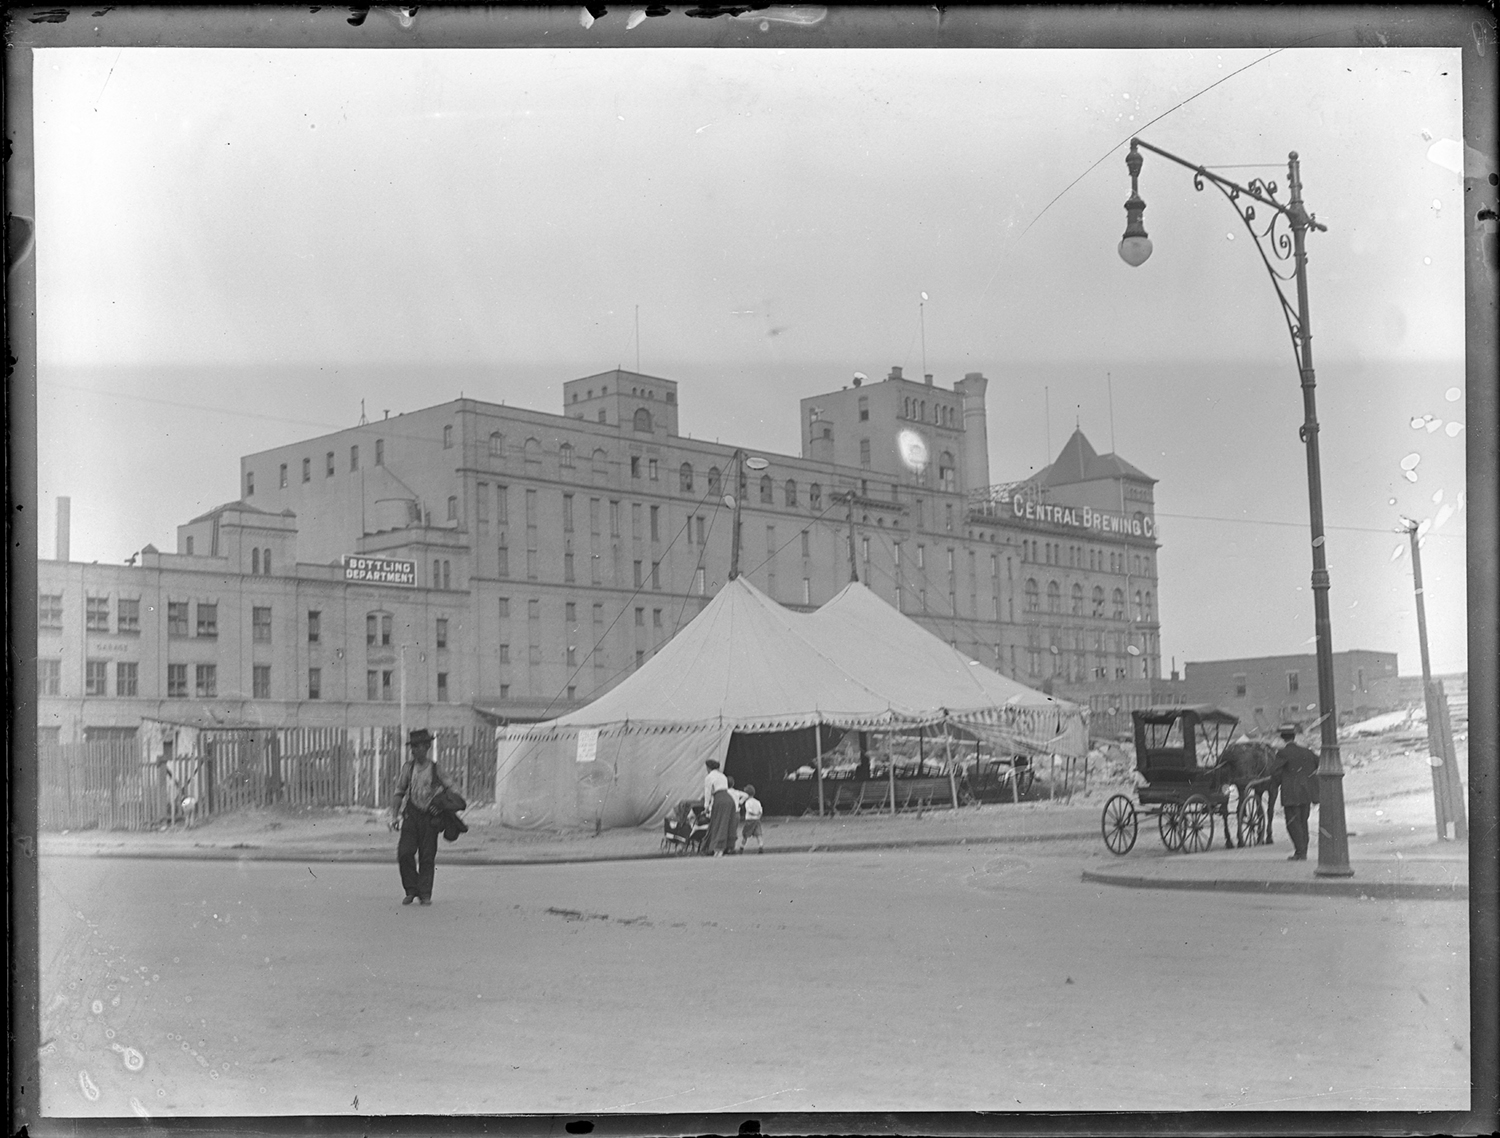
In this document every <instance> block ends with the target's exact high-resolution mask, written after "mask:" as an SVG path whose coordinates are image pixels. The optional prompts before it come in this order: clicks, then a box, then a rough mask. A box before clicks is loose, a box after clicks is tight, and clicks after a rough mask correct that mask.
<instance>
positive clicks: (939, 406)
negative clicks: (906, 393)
mask: <svg viewBox="0 0 1500 1138" xmlns="http://www.w3.org/2000/svg"><path fill="white" fill-rule="evenodd" d="M859 417H860V418H861V419H868V418H869V417H870V415H869V412H868V410H867V409H866V400H865V397H864V396H863V395H861V396H860V397H859ZM901 417H902V418H903V419H916V420H918V421H920V422H923V423H927V422H932V423H936V424H937V425H938V426H940V427H955V426H957V425H958V412H957V410H955V409H954V408H953V407H952V406H949V405H947V404H943V403H934V404H933V405H932V418H931V419H930V420H929V419H928V417H927V400H925V399H912V398H910V397H908V398H906V399H903V400H902V401H901Z"/></svg>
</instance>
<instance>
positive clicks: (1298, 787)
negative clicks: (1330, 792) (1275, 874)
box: [1271, 723, 1319, 861]
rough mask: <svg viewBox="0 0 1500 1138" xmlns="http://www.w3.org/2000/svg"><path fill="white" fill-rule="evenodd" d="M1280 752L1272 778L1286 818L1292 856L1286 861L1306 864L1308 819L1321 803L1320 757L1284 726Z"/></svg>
mask: <svg viewBox="0 0 1500 1138" xmlns="http://www.w3.org/2000/svg"><path fill="white" fill-rule="evenodd" d="M1281 738H1282V747H1281V750H1279V751H1277V752H1276V761H1275V762H1274V763H1273V764H1272V767H1271V776H1272V778H1273V779H1275V781H1276V785H1277V786H1279V787H1280V788H1281V808H1282V811H1283V813H1284V814H1285V817H1286V832H1287V836H1288V837H1289V838H1291V839H1292V854H1291V856H1290V857H1288V858H1287V861H1306V860H1307V837H1308V825H1307V820H1308V815H1309V814H1310V813H1311V812H1312V805H1313V803H1315V802H1316V801H1317V800H1318V761H1319V760H1318V756H1317V755H1315V754H1313V752H1311V751H1309V750H1308V749H1307V748H1306V747H1303V746H1300V745H1299V744H1298V743H1297V727H1296V725H1295V724H1292V723H1283V724H1282V725H1281Z"/></svg>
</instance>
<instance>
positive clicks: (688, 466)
mask: <svg viewBox="0 0 1500 1138" xmlns="http://www.w3.org/2000/svg"><path fill="white" fill-rule="evenodd" d="M677 481H678V483H679V485H681V487H682V492H683V493H684V494H691V493H692V492H693V464H692V463H691V462H684V463H683V464H682V466H680V467H679V468H678V470H677Z"/></svg>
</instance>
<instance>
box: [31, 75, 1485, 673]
mask: <svg viewBox="0 0 1500 1138" xmlns="http://www.w3.org/2000/svg"><path fill="white" fill-rule="evenodd" d="M35 76H36V91H35V125H36V171H37V175H36V189H37V246H36V249H37V252H36V257H37V288H38V340H39V356H40V359H39V365H40V370H39V386H40V390H39V406H38V421H39V443H40V447H39V471H38V473H39V487H40V495H41V500H40V502H39V507H40V519H41V525H40V549H41V552H42V554H43V555H44V556H50V555H51V553H52V550H53V542H54V530H53V518H54V508H55V507H54V503H55V499H56V497H57V496H59V495H68V496H70V497H71V498H72V511H73V524H72V555H73V557H74V559H76V560H85V561H87V560H96V559H97V560H100V561H120V560H123V559H124V558H125V557H127V556H129V555H130V554H131V553H132V552H133V551H135V550H137V549H139V548H140V547H141V546H143V545H145V544H146V543H148V542H153V543H155V544H156V545H158V546H159V547H162V548H165V549H170V548H173V547H174V544H175V536H174V527H175V526H176V525H177V524H179V523H181V522H183V521H186V520H187V519H188V518H190V517H192V516H194V515H196V514H198V513H201V512H202V511H203V510H205V509H207V508H209V507H211V506H213V505H216V504H218V503H220V502H223V501H226V500H229V499H232V498H234V497H236V496H237V494H238V487H237V473H238V466H237V459H238V457H239V456H240V455H241V454H245V453H249V452H251V451H255V450H259V449H263V448H265V447H270V446H274V445H279V444H281V443H285V442H290V441H294V440H296V439H299V438H305V437H309V436H311V435H314V434H317V433H321V432H322V431H324V430H329V429H336V428H339V427H343V426H349V425H352V424H353V423H355V422H356V421H357V420H358V417H359V414H360V401H361V399H363V400H364V401H365V404H366V408H367V411H368V414H369V416H370V417H371V418H372V419H373V418H378V417H379V416H380V414H382V412H383V411H384V410H386V409H389V410H390V411H391V412H392V413H395V412H397V411H403V410H411V409H415V408H418V407H423V406H428V405H431V404H433V403H438V402H444V401H447V400H449V399H452V398H455V397H457V396H458V395H459V394H460V392H461V391H462V392H463V393H464V394H467V395H470V396H474V397H478V398H482V399H490V400H497V401H498V400H501V399H504V400H505V401H506V402H508V403H511V404H516V405H521V406H526V407H533V408H538V409H541V410H546V411H554V412H556V411H560V410H561V385H562V382H563V381H564V380H567V379H570V378H574V377H577V376H582V375H587V374H591V373H593V372H597V371H602V370H605V369H607V368H611V367H614V366H616V365H617V364H620V365H624V366H627V367H633V366H634V365H635V362H636V355H637V350H639V359H640V364H641V367H642V369H643V370H645V371H647V372H649V373H652V374H656V375H661V376H666V377H668V378H672V379H676V380H678V381H680V383H681V385H682V388H681V401H682V411H681V422H682V430H683V431H684V433H691V434H694V435H698V436H700V437H714V438H722V439H723V440H724V441H726V442H735V443H741V444H746V445H749V446H752V447H757V448H762V449H765V450H767V451H770V452H776V453H796V452H797V451H798V427H797V400H798V399H799V398H801V397H804V396H807V395H812V394H815V393H817V392H819V391H824V390H828V389H830V388H837V387H839V386H841V385H843V384H844V383H846V382H848V379H849V377H850V376H851V375H852V374H853V373H854V372H855V371H864V372H866V373H868V374H869V375H871V376H875V377H879V376H883V375H885V374H886V372H887V371H888V370H889V368H890V367H891V366H892V365H898V364H899V365H901V366H903V367H904V368H905V369H906V370H907V372H908V374H917V373H920V372H921V371H922V370H923V363H924V354H923V353H924V348H923V334H922V322H923V321H925V364H926V370H927V371H931V372H933V373H935V375H936V377H937V382H938V383H939V384H941V385H943V386H947V387H951V386H952V384H953V382H954V381H955V380H956V379H959V378H961V377H962V375H963V374H964V373H965V372H967V371H983V372H984V373H985V374H986V375H988V376H989V377H990V379H991V385H990V389H989V390H990V399H989V416H990V421H989V428H990V445H991V467H992V475H993V477H994V479H995V481H997V482H998V481H1007V480H1010V479H1014V478H1020V477H1024V476H1025V475H1026V474H1027V473H1029V472H1030V471H1031V470H1033V469H1035V468H1037V467H1038V466H1040V465H1042V464H1043V463H1045V462H1046V461H1048V460H1049V458H1050V457H1051V455H1052V454H1054V453H1055V452H1056V450H1057V449H1058V448H1060V447H1061V445H1062V443H1063V442H1064V441H1065V440H1066V438H1067V435H1068V433H1069V432H1070V431H1071V429H1072V427H1073V425H1074V423H1075V421H1076V422H1077V423H1079V424H1080V425H1081V426H1082V427H1083V429H1084V431H1085V432H1086V433H1087V434H1088V435H1089V437H1090V439H1091V441H1092V442H1093V443H1094V445H1095V447H1096V448H1097V449H1098V450H1099V451H1101V452H1105V451H1109V450H1111V449H1117V450H1118V451H1119V453H1120V454H1121V455H1122V456H1123V457H1125V458H1126V459H1128V460H1129V461H1130V462H1132V463H1134V464H1135V465H1137V466H1139V467H1140V468H1142V469H1143V470H1145V471H1146V472H1147V473H1148V474H1150V475H1152V476H1153V477H1155V478H1158V479H1160V482H1159V484H1158V486H1157V488H1156V500H1157V511H1158V519H1159V521H1158V526H1159V532H1160V534H1161V540H1162V543H1163V548H1162V551H1161V556H1160V561H1159V564H1160V573H1161V586H1160V593H1161V605H1160V607H1161V613H1162V621H1163V625H1162V651H1163V663H1164V665H1165V666H1170V661H1171V658H1172V657H1175V658H1176V660H1177V663H1178V666H1179V667H1180V666H1181V664H1182V662H1183V661H1184V660H1187V659H1194V660H1198V659H1212V658H1217V657H1224V656H1239V655H1262V654H1266V655H1269V654H1272V653H1283V652H1304V651H1305V652H1311V651H1312V644H1311V636H1312V601H1311V597H1310V595H1309V588H1308V578H1309V575H1310V567H1311V561H1310V555H1309V550H1308V533H1307V527H1306V522H1307V507H1308V503H1307V490H1306V480H1305V466H1304V452H1303V448H1302V446H1301V444H1300V443H1299V442H1298V440H1297V427H1298V426H1299V425H1300V423H1301V417H1302V412H1301V397H1300V392H1299V388H1298V377H1297V373H1296V369H1295V365H1294V361H1293V357H1292V350H1291V346H1290V342H1289V339H1288V335H1287V330H1286V326H1285V324H1284V322H1283V320H1282V317H1281V313H1280V309H1279V305H1278V303H1277V300H1276V297H1275V294H1274V292H1273V291H1272V289H1271V285H1270V282H1269V280H1268V278H1267V276H1266V271H1265V268H1264V266H1263V265H1262V263H1261V260H1260V258H1259V256H1258V255H1257V253H1256V250H1255V247H1254V245H1253V244H1252V242H1251V241H1250V240H1249V238H1248V235H1247V234H1246V232H1245V230H1244V227H1243V225H1242V224H1241V222H1240V221H1239V219H1238V218H1237V217H1236V216H1235V214H1234V213H1233V211H1232V210H1231V209H1230V208H1229V206H1228V205H1227V204H1226V203H1225V202H1224V201H1223V199H1222V198H1221V197H1220V196H1219V195H1218V194H1217V193H1216V192H1215V191H1214V190H1212V189H1211V188H1210V189H1207V190H1205V191H1204V192H1202V193H1199V192H1195V190H1194V188H1193V184H1192V175H1191V174H1190V173H1189V172H1188V171H1186V170H1184V169H1182V168H1180V167H1177V166H1174V165H1172V164H1170V163H1168V162H1166V161H1165V160H1163V159H1160V158H1157V157H1156V156H1154V155H1151V154H1149V153H1148V154H1147V155H1146V164H1145V169H1144V171H1143V173H1142V177H1141V193H1142V196H1143V197H1144V198H1145V200H1146V202H1147V210H1146V215H1145V222H1146V227H1147V229H1148V230H1149V232H1150V234H1151V237H1152V240H1153V242H1154V244H1155V254H1154V255H1153V257H1152V258H1151V260H1150V261H1148V262H1147V263H1146V264H1145V265H1144V266H1143V267H1141V268H1138V269H1131V268H1128V267H1126V266H1125V265H1124V264H1123V263H1122V262H1121V261H1120V259H1119V257H1118V255H1117V253H1116V245H1117V244H1118V242H1119V240H1120V235H1121V232H1122V230H1123V228H1124V220H1125V217H1124V210H1123V208H1122V205H1123V202H1124V200H1125V198H1126V196H1127V195H1128V193H1129V179H1128V177H1127V175H1126V172H1125V165H1124V155H1125V149H1126V148H1125V142H1126V141H1127V140H1128V138H1129V137H1130V135H1131V133H1132V132H1134V131H1140V133H1141V135H1142V137H1144V138H1146V139H1147V140H1149V141H1151V142H1152V143H1154V144H1155V145H1157V146H1160V147H1163V148H1165V149H1167V150H1170V151H1172V152H1174V153H1177V154H1180V155H1182V156H1183V157H1185V158H1188V159H1190V160H1192V161H1194V162H1202V163H1205V164H1207V165H1210V166H1220V167H1230V166H1234V167H1242V168H1235V169H1229V168H1226V169H1224V170H1223V171H1222V172H1223V173H1224V174H1226V175H1227V176H1230V177H1235V178H1237V179H1240V180H1244V181H1248V180H1249V179H1250V178H1253V177H1257V176H1259V177H1264V178H1268V179H1274V180H1275V181H1277V183H1278V184H1279V186H1280V188H1281V190H1282V192H1283V195H1284V193H1285V188H1286V186H1285V183H1286V157H1287V152H1288V151H1289V150H1297V151H1298V152H1299V153H1300V154H1301V158H1302V163H1303V167H1302V169H1303V180H1304V187H1305V197H1306V202H1307V205H1308V207H1309V208H1310V209H1311V210H1312V211H1314V212H1315V213H1316V214H1317V216H1318V219H1319V220H1320V221H1322V222H1324V223H1325V224H1326V225H1327V226H1328V232H1326V233H1316V234H1313V235H1312V236H1311V238H1310V246H1309V248H1310V262H1309V279H1310V292H1311V298H1312V324H1313V331H1314V341H1313V342H1314V349H1315V354H1316V360H1317V365H1318V384H1319V386H1318V399H1319V412H1320V419H1321V421H1322V424H1323V432H1322V448H1323V464H1324V478H1325V506H1326V513H1327V521H1328V527H1329V542H1328V553H1329V563H1330V568H1331V573H1332V581H1333V591H1332V593H1331V602H1332V612H1333V644H1334V648H1335V650H1343V649H1348V648H1367V649H1376V650H1385V651H1397V652H1399V653H1400V663H1401V669H1402V671H1403V672H1405V673H1412V672H1415V671H1417V669H1418V667H1419V662H1418V657H1417V643H1416V622H1415V616H1414V612H1413V605H1412V590H1411V578H1410V564H1409V559H1408V558H1406V557H1404V556H1403V557H1400V558H1399V559H1395V560H1393V557H1392V554H1393V550H1395V549H1396V548H1398V546H1400V545H1401V544H1402V540H1401V539H1400V538H1399V537H1398V536H1397V535H1396V534H1395V533H1394V532H1393V530H1394V528H1395V526H1396V525H1397V519H1398V516H1399V515H1400V514H1403V513H1404V514H1407V515H1410V516H1413V517H1416V518H1419V519H1431V520H1432V521H1433V522H1434V523H1435V524H1434V527H1433V529H1432V531H1431V533H1430V536H1429V538H1428V540H1427V541H1426V544H1425V546H1424V548H1423V568H1424V574H1425V576H1426V579H1427V580H1426V585H1427V604H1428V619H1429V625H1430V635H1431V641H1432V650H1433V662H1434V667H1435V668H1436V669H1437V670H1439V671H1458V670H1462V669H1464V668H1465V667H1466V666H1467V662H1466V651H1467V648H1466V628H1465V623H1466V621H1465V605H1466V602H1465V596H1464V571H1465V559H1464V515H1463V509H1462V501H1461V498H1460V495H1461V493H1462V491H1463V488H1464V483H1463V479H1464V445H1465V434H1464V431H1463V430H1462V427H1461V424H1462V423H1463V419H1464V402H1463V394H1464V393H1463V383H1464V374H1463V357H1464V342H1463V334H1464V297H1463V268H1462V255H1463V249H1462V240H1463V233H1462V221H1461V214H1462V209H1461V206H1462V193H1463V183H1462V178H1461V175H1460V173H1459V172H1458V170H1459V167H1458V166H1457V164H1456V160H1455V159H1454V158H1452V157H1451V155H1452V154H1454V153H1461V147H1460V146H1459V142H1460V141H1461V139H1462V134H1461V119H1460V112H1461V105H1460V75H1459V58H1458V52H1457V50H1455V49H1374V50H1360V49H1300V50H1297V49H1293V50H1283V51H1279V52H1272V51H1268V50H1226V51H1202V50H1193V51H1187V50H1181V51H1164V50H1099V51H1069V50H1047V51H1023V50H974V51H970V50H943V51H935V50H934V51H928V50H915V49H908V50H858V51H856V50H834V51H815V50H803V51H796V50H793V51H782V50H776V49H767V50H672V49H663V50H650V51H646V50H639V51H630V50H618V51H547V50H528V51H518V50H474V51H467V50H442V51H435V50H434V51H426V50H403V51H358V50H342V51H332V50H330V51H321V50H301V51H292V50H276V49H270V50H252V49H210V50H198V49H117V48H107V49H93V48H68V49H48V50H42V51H39V52H38V53H37V56H36V70H35ZM1188 100H1190V101H1188ZM1185 101H1186V102H1185ZM1153 120H1159V121H1153ZM1148 124H1149V125H1148ZM1096 163H1097V165H1096ZM1249 164H1254V165H1249ZM1059 195H1061V196H1059ZM923 291H925V292H926V293H927V294H928V296H929V300H928V301H927V303H926V306H925V311H924V312H923V314H922V319H921V320H919V309H918V303H919V297H920V293H921V292H923ZM637 306H639V312H640V319H639V323H640V335H639V348H638V349H637V340H636V332H635V319H636V317H635V313H636V307H637ZM1107 376H1108V377H1110V379H1109V380H1107V379H1106V377H1107ZM1111 385H1112V387H1113V400H1114V414H1113V420H1111V415H1110V404H1109V390H1110V386H1111ZM1049 406H1050V416H1049V415H1048V413H1047V409H1048V407H1049ZM1428 415H1430V416H1432V417H1433V419H1432V420H1431V421H1429V422H1428V423H1422V424H1421V425H1419V426H1418V427H1415V428H1414V427H1413V426H1412V422H1413V420H1414V419H1417V420H1420V419H1421V417H1422V416H1428ZM1431 422H1437V424H1438V425H1437V426H1436V427H1432V428H1431V429H1429V426H1430V423H1431ZM1112 436H1113V440H1114V441H1113V444H1112V442H1111V438H1112ZM1049 445H1050V453H1049ZM1410 455H1418V456H1420V459H1419V461H1418V462H1417V464H1416V466H1415V468H1414V472H1415V473H1416V475H1417V481H1416V482H1411V481H1409V480H1408V479H1407V478H1406V477H1405V476H1404V474H1403V465H1402V464H1403V459H1406V460H1407V463H1408V465H1410V462H1411V460H1410V459H1409V458H1408V457H1407V456H1410ZM1445 507H1453V509H1450V510H1445V509H1444V508H1445Z"/></svg>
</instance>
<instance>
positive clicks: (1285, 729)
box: [1281, 723, 1297, 735]
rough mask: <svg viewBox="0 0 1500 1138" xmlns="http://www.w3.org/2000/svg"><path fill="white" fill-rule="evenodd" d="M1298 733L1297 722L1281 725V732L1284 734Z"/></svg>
mask: <svg viewBox="0 0 1500 1138" xmlns="http://www.w3.org/2000/svg"><path fill="white" fill-rule="evenodd" d="M1296 733H1297V725H1296V724H1295V723H1283V724H1282V725H1281V734H1283V735H1295V734H1296Z"/></svg>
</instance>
